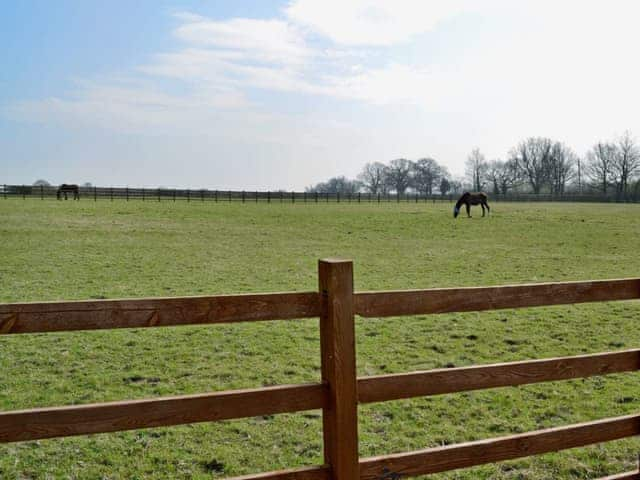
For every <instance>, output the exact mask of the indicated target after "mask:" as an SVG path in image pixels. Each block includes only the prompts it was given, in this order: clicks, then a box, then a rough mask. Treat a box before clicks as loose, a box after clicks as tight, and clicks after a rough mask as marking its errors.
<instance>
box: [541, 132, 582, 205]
mask: <svg viewBox="0 0 640 480" xmlns="http://www.w3.org/2000/svg"><path fill="white" fill-rule="evenodd" d="M577 163H578V156H577V155H576V154H575V152H574V151H573V150H571V148H569V147H567V146H566V145H564V144H563V143H560V142H555V143H554V144H553V146H552V147H551V153H550V157H549V164H548V168H549V172H548V181H549V186H550V190H551V193H554V194H556V195H563V194H564V189H565V187H566V185H567V183H568V182H569V181H571V180H572V179H573V177H574V176H575V173H576V172H575V168H576V165H577Z"/></svg>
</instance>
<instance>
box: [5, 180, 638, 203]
mask: <svg viewBox="0 0 640 480" xmlns="http://www.w3.org/2000/svg"><path fill="white" fill-rule="evenodd" d="M57 191H58V187H57V186H54V185H49V186H46V185H1V184H0V197H1V198H4V199H9V198H22V199H27V198H35V199H40V200H44V199H55V198H57ZM78 193H79V200H82V201H86V200H90V201H98V200H108V201H112V200H124V201H143V202H145V201H146V202H154V201H155V202H167V201H169V202H176V201H179V202H194V203H197V202H200V203H202V202H227V203H228V202H241V203H318V204H322V203H329V202H331V203H354V204H355V203H420V202H422V203H425V202H431V203H436V202H453V201H455V200H457V199H458V197H459V196H460V195H461V193H462V192H459V193H446V194H444V195H443V194H433V193H430V194H425V193H416V192H409V193H401V194H399V195H398V194H396V193H386V192H385V193H369V192H341V193H336V192H294V191H281V190H277V191H255V190H254V191H249V190H245V191H242V190H211V189H204V188H200V189H198V188H141V187H97V186H96V187H93V186H80V187H79V192H78ZM60 199H61V200H64V199H65V197H64V194H62V195H61V197H60ZM67 199H68V200H73V199H74V195H73V193H67ZM489 201H495V202H590V203H596V202H597V203H639V202H640V190H638V191H631V192H628V193H627V194H624V195H623V194H607V195H604V194H601V193H597V192H596V193H565V194H562V195H560V194H548V193H537V194H534V193H508V194H495V193H489Z"/></svg>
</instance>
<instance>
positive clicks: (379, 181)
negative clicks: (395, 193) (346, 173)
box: [358, 162, 387, 194]
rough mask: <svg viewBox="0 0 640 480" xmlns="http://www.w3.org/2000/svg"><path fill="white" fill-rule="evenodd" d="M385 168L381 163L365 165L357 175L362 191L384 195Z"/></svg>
mask: <svg viewBox="0 0 640 480" xmlns="http://www.w3.org/2000/svg"><path fill="white" fill-rule="evenodd" d="M386 175H387V166H386V165H385V164H384V163H381V162H373V163H367V164H366V165H365V166H364V168H363V169H362V172H360V174H359V175H358V180H359V181H360V182H361V183H362V186H363V187H364V189H365V190H366V191H367V192H369V193H373V194H378V193H386V191H385V179H386Z"/></svg>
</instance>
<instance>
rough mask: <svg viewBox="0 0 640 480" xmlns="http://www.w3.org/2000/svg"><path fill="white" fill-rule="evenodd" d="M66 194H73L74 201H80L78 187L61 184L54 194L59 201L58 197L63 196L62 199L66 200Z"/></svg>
mask: <svg viewBox="0 0 640 480" xmlns="http://www.w3.org/2000/svg"><path fill="white" fill-rule="evenodd" d="M67 193H73V199H74V200H80V188H78V185H69V184H66V183H63V184H62V185H60V186H59V187H58V191H57V192H56V198H57V199H58V200H60V199H61V198H60V196H61V195H64V199H65V200H67Z"/></svg>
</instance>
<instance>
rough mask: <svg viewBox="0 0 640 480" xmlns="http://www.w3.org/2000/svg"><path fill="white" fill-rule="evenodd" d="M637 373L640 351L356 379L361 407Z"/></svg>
mask: <svg viewBox="0 0 640 480" xmlns="http://www.w3.org/2000/svg"><path fill="white" fill-rule="evenodd" d="M637 370H640V349H635V350H627V351H624V352H608V353H598V354H591V355H580V356H576V357H561V358H551V359H546V360H530V361H524V362H510V363H497V364H494V365H475V366H472V367H458V368H442V369H437V370H429V371H425V372H411V373H402V374H389V375H378V376H372V377H362V378H359V379H358V396H359V397H358V399H359V401H360V402H361V403H370V402H383V401H387V400H400V399H403V398H412V397H422V396H429V395H442V394H445V393H456V392H466V391H470V390H483V389H487V388H496V387H513V386H517V385H527V384H532V383H540V382H551V381H557V380H570V379H573V378H586V377H591V376H595V375H608V374H612V373H622V372H634V371H637Z"/></svg>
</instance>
